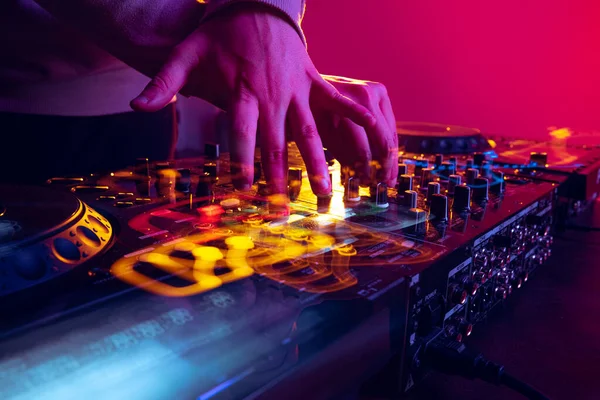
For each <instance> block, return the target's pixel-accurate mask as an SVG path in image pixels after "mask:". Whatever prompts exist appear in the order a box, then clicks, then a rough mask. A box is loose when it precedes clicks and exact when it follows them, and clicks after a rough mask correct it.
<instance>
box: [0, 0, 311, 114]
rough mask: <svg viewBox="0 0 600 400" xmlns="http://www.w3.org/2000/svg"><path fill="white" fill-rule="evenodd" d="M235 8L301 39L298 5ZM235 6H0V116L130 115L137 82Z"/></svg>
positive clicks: (195, 2) (117, 2) (82, 0)
mask: <svg viewBox="0 0 600 400" xmlns="http://www.w3.org/2000/svg"><path fill="white" fill-rule="evenodd" d="M243 1H245V2H249V1H255V2H260V3H264V4H268V5H270V6H272V7H275V8H278V9H279V10H281V11H283V12H284V13H285V14H286V15H288V16H289V18H290V22H291V23H293V24H294V26H295V27H296V28H297V30H298V32H299V33H300V35H301V36H302V31H301V29H300V22H301V20H302V16H303V14H304V3H305V0H243ZM237 2H242V1H240V0H212V1H210V2H208V4H201V3H205V2H204V1H202V0H35V1H34V0H2V1H0V112H15V113H30V114H47V115H68V116H86V115H107V114H115V113H121V112H127V111H131V109H130V107H129V101H130V100H131V99H133V98H134V97H135V96H137V95H138V94H139V93H140V91H141V90H142V89H143V88H144V86H145V85H146V84H147V83H148V82H149V78H148V77H147V76H145V75H144V74H146V75H148V76H150V75H152V74H153V73H154V72H156V70H157V68H158V67H160V65H161V63H162V61H163V60H164V59H165V57H166V56H167V54H168V53H169V51H170V49H172V48H173V47H174V46H175V45H176V44H177V43H179V42H180V41H181V40H183V39H184V38H185V37H186V36H187V35H188V34H189V33H191V32H192V31H193V30H194V29H195V28H196V27H198V25H199V23H200V21H201V19H202V18H203V17H208V16H210V15H212V14H213V13H215V12H218V10H219V9H221V8H223V7H226V6H228V5H230V4H232V3H237ZM302 38H303V36H302ZM127 64H129V65H131V66H133V67H134V68H135V69H134V68H131V67H129V66H128V65H127ZM136 69H137V70H136ZM138 71H141V72H138Z"/></svg>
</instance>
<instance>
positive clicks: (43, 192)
mask: <svg viewBox="0 0 600 400" xmlns="http://www.w3.org/2000/svg"><path fill="white" fill-rule="evenodd" d="M0 204H2V206H1V210H0V211H2V212H0V271H2V274H3V276H2V277H1V280H0V296H4V295H7V294H10V293H13V292H17V291H20V290H23V289H26V288H28V287H32V286H35V285H38V284H40V283H42V282H45V281H48V280H51V279H53V278H57V277H58V276H60V275H63V274H65V273H67V272H69V271H71V270H73V269H74V268H75V267H77V266H79V265H81V264H83V263H84V262H86V261H87V260H88V259H91V258H93V257H94V256H96V255H98V254H100V253H102V252H103V251H104V250H105V249H106V248H107V247H108V246H109V245H110V243H111V240H112V238H113V229H112V226H111V224H110V223H109V221H108V220H107V219H106V218H104V217H103V216H102V215H101V214H100V213H98V212H97V211H95V210H94V209H93V208H91V207H90V206H88V205H87V204H85V203H83V202H82V201H81V200H79V199H78V198H77V197H75V196H74V195H72V194H71V193H68V192H64V191H58V190H52V189H50V188H46V187H33V186H32V187H27V186H19V187H17V186H5V185H1V186H0Z"/></svg>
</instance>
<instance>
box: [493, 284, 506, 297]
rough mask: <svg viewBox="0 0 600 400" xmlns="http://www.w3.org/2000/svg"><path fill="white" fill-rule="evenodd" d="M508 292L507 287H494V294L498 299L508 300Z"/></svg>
mask: <svg viewBox="0 0 600 400" xmlns="http://www.w3.org/2000/svg"><path fill="white" fill-rule="evenodd" d="M507 295H508V294H507V293H506V289H504V288H503V287H501V286H500V287H496V288H495V289H494V296H495V297H496V298H497V299H498V300H506V296H507Z"/></svg>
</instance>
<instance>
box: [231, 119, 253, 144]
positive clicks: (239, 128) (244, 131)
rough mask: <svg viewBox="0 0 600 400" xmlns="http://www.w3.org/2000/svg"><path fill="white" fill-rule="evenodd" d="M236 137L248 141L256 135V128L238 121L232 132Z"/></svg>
mask: <svg viewBox="0 0 600 400" xmlns="http://www.w3.org/2000/svg"><path fill="white" fill-rule="evenodd" d="M231 133H232V134H233V136H234V138H235V139H237V140H241V141H246V140H248V139H252V138H253V137H254V136H256V129H253V128H252V127H251V126H250V125H248V124H245V123H238V124H237V125H236V126H234V127H233V128H232V132H231Z"/></svg>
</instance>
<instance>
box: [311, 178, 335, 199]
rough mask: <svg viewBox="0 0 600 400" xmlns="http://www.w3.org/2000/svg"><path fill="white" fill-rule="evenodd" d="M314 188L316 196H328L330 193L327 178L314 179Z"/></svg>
mask: <svg viewBox="0 0 600 400" xmlns="http://www.w3.org/2000/svg"><path fill="white" fill-rule="evenodd" d="M314 188H315V194H316V195H317V196H329V195H330V194H331V182H330V181H329V179H327V178H317V179H315V182H314Z"/></svg>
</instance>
